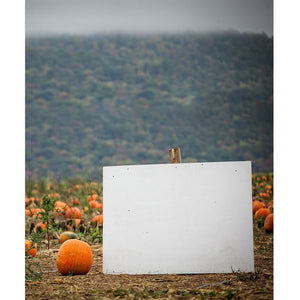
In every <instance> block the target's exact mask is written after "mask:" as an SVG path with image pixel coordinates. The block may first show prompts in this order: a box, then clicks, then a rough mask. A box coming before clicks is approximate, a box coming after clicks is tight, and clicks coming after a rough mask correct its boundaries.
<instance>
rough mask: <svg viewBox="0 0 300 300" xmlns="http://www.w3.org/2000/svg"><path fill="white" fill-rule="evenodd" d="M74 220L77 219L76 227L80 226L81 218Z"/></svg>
mask: <svg viewBox="0 0 300 300" xmlns="http://www.w3.org/2000/svg"><path fill="white" fill-rule="evenodd" d="M74 221H75V227H78V226H79V224H80V222H81V219H74Z"/></svg>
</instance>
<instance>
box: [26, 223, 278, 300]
mask: <svg viewBox="0 0 300 300" xmlns="http://www.w3.org/2000/svg"><path fill="white" fill-rule="evenodd" d="M52 245H53V246H52V249H51V250H50V251H48V250H46V249H45V250H40V251H39V252H38V254H37V255H36V257H35V258H34V259H32V262H33V261H34V262H35V263H37V264H38V265H39V266H40V272H41V275H42V279H39V280H38V281H25V293H26V295H25V296H26V299H28V300H30V299H34V300H37V299H111V298H126V299H152V298H154V299H273V234H266V233H265V232H264V231H263V229H259V228H258V227H257V225H256V224H254V259H255V272H254V273H233V274H196V275H175V274H174V275H104V274H103V273H102V246H101V245H100V244H95V245H92V252H93V266H92V268H91V270H90V271H89V273H88V274H87V275H77V276H62V275H60V273H59V272H58V271H57V269H56V255H57V252H58V248H59V244H58V243H57V242H56V243H55V241H53V242H52Z"/></svg>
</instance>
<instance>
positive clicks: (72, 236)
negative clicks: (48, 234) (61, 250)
mask: <svg viewBox="0 0 300 300" xmlns="http://www.w3.org/2000/svg"><path fill="white" fill-rule="evenodd" d="M77 238H78V236H77V234H76V233H75V232H72V231H65V232H63V233H61V234H60V236H59V243H60V244H62V243H63V242H65V241H66V240H69V239H77Z"/></svg>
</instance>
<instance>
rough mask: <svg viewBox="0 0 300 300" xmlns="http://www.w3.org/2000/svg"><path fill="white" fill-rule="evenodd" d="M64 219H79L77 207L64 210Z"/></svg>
mask: <svg viewBox="0 0 300 300" xmlns="http://www.w3.org/2000/svg"><path fill="white" fill-rule="evenodd" d="M65 217H66V219H81V212H80V209H79V208H78V207H70V208H68V209H67V210H66V214H65Z"/></svg>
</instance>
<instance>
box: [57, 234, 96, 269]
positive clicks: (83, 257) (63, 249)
mask: <svg viewBox="0 0 300 300" xmlns="http://www.w3.org/2000/svg"><path fill="white" fill-rule="evenodd" d="M92 263H93V254H92V249H91V247H90V245H89V244H88V243H86V242H83V241H80V240H75V239H70V240H67V241H65V242H64V243H63V244H62V245H61V246H60V248H59V251H58V254H57V258H56V266H57V269H58V271H59V272H60V273H61V274H62V275H85V274H87V273H88V272H89V270H90V269H91V267H92Z"/></svg>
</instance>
